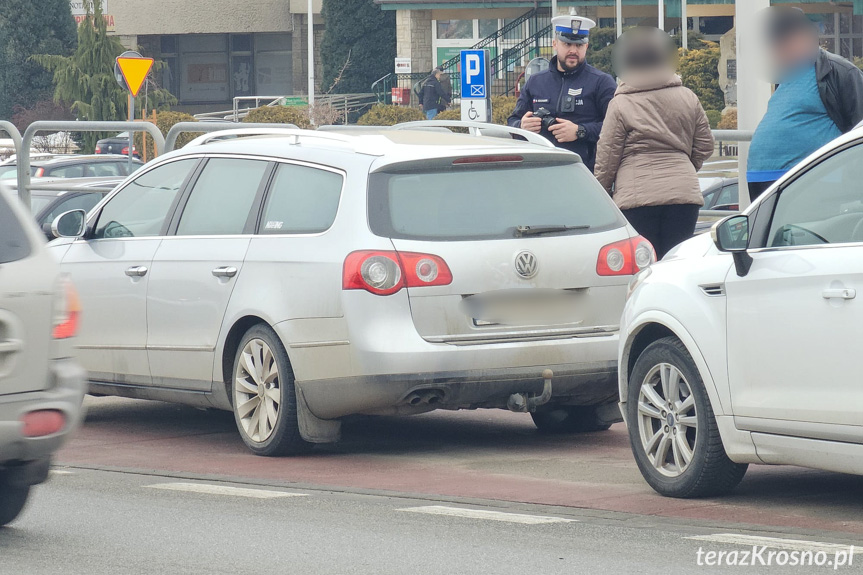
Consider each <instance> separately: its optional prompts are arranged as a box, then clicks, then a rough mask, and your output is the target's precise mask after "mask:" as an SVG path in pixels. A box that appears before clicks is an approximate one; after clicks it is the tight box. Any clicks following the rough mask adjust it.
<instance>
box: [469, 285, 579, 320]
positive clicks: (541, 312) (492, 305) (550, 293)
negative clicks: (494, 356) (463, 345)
mask: <svg viewBox="0 0 863 575" xmlns="http://www.w3.org/2000/svg"><path fill="white" fill-rule="evenodd" d="M588 293H589V288H576V289H565V290H555V289H547V290H546V289H519V290H501V291H494V292H487V293H482V294H474V295H469V296H464V297H463V298H462V301H461V309H462V311H463V312H464V313H465V315H467V316H468V317H469V318H471V321H472V323H473V325H474V326H475V327H480V328H483V327H497V326H516V327H527V326H548V325H579V324H581V323H582V322H583V321H584V317H585V301H586V299H587V296H588Z"/></svg>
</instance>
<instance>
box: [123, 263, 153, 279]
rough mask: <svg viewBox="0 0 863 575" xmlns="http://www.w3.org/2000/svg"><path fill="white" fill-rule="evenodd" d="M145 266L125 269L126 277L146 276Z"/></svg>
mask: <svg viewBox="0 0 863 575" xmlns="http://www.w3.org/2000/svg"><path fill="white" fill-rule="evenodd" d="M147 271H148V270H147V268H146V266H132V267H130V268H127V269H126V275H127V276H129V277H130V278H142V277H144V276H145V275H147Z"/></svg>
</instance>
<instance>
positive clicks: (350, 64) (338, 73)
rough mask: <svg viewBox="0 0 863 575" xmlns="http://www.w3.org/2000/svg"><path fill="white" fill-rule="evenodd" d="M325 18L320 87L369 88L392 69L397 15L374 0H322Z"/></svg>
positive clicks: (343, 90)
mask: <svg viewBox="0 0 863 575" xmlns="http://www.w3.org/2000/svg"><path fill="white" fill-rule="evenodd" d="M322 15H323V17H324V20H325V21H326V25H327V26H326V30H325V31H324V38H323V42H322V43H321V62H322V66H323V70H322V72H323V73H322V76H321V91H322V92H325V93H326V92H330V91H332V92H334V93H339V94H348V93H357V92H368V91H370V89H371V85H372V83H373V82H374V81H375V80H377V79H378V78H381V77H383V76H386V75H387V74H388V73H390V72H392V71H393V60H394V59H395V56H396V16H395V12H394V11H391V10H381V8H380V7H379V6H378V5H376V4H375V3H374V0H323V9H322Z"/></svg>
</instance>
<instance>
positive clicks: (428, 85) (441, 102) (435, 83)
mask: <svg viewBox="0 0 863 575" xmlns="http://www.w3.org/2000/svg"><path fill="white" fill-rule="evenodd" d="M442 74H443V70H441V69H440V68H435V69H434V70H432V73H431V74H430V75H429V77H428V78H427V79H426V81H425V82H424V83H423V112H425V115H426V118H427V119H429V120H434V118H435V116H437V115H438V112H443V111H444V110H446V107H447V105H448V104H449V102H450V100H451V99H452V96H451V95H450V94H447V92H446V90H444V89H443V86H442V85H441V82H440V77H441V75H442Z"/></svg>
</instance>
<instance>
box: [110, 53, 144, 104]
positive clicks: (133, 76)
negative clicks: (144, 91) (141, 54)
mask: <svg viewBox="0 0 863 575" xmlns="http://www.w3.org/2000/svg"><path fill="white" fill-rule="evenodd" d="M117 66H118V67H119V68H120V72H121V73H122V74H123V79H124V80H126V86H128V87H129V91H130V92H132V96H135V97H137V96H138V92H139V91H140V90H141V86H142V85H143V84H144V80H145V79H146V78H147V74H149V73H150V68H152V67H153V59H152V58H124V57H123V56H120V57H119V58H117Z"/></svg>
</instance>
